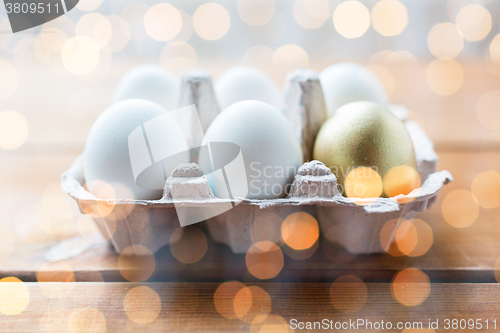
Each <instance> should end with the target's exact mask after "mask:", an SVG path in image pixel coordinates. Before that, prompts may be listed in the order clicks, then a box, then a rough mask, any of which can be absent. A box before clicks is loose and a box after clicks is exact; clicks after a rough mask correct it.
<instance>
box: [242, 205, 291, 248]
mask: <svg viewBox="0 0 500 333" xmlns="http://www.w3.org/2000/svg"><path fill="white" fill-rule="evenodd" d="M282 224H283V219H282V218H281V217H280V216H278V215H276V214H274V213H264V214H261V215H259V216H256V217H255V219H254V220H253V222H252V224H251V225H250V239H251V240H252V242H253V243H257V242H261V241H270V242H273V243H275V244H278V245H281V244H282V243H283V242H282V237H281V230H280V227H281V225H282Z"/></svg>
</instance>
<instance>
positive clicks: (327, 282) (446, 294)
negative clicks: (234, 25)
mask: <svg viewBox="0 0 500 333" xmlns="http://www.w3.org/2000/svg"><path fill="white" fill-rule="evenodd" d="M130 65H131V64H116V65H113V67H111V69H110V74H109V75H108V76H106V77H105V78H104V79H102V80H100V81H98V82H90V83H89V82H86V81H84V80H79V79H75V78H74V77H60V76H58V75H57V74H55V73H52V72H49V71H48V70H41V69H38V68H34V69H33V68H32V69H30V72H29V75H28V72H26V73H24V74H25V75H24V76H23V73H21V78H23V80H22V81H21V83H20V88H19V90H18V92H17V93H16V94H15V95H14V96H13V97H12V98H10V99H8V100H6V103H5V104H4V105H3V106H2V107H3V108H6V109H15V110H17V111H19V112H21V113H22V114H24V115H25V117H26V118H27V120H28V124H29V127H30V136H29V138H28V140H27V142H26V143H25V144H24V145H23V146H22V147H21V148H19V149H17V150H15V151H0V156H1V158H0V170H2V173H1V174H0V184H2V185H3V186H0V221H1V223H0V227H1V228H2V229H1V230H0V231H2V233H0V238H1V241H2V244H4V245H0V277H7V276H15V277H18V278H20V279H21V280H23V281H25V282H28V283H26V285H27V288H28V290H29V295H30V302H29V305H28V307H27V308H26V310H25V311H24V312H23V313H22V314H20V315H17V316H3V315H0V318H1V323H2V325H0V332H2V331H12V330H14V328H16V329H15V330H16V331H23V332H24V331H25V332H31V331H39V330H43V329H44V328H42V327H41V326H40V325H41V323H42V321H43V320H44V319H43V318H46V317H47V316H45V317H44V314H47V313H49V315H48V317H47V318H52V317H51V314H50V313H51V311H52V310H53V309H59V308H63V310H60V311H59V312H57V311H56V312H54V316H55V318H59V317H60V320H55V322H56V323H60V324H61V325H62V326H61V327H63V328H65V329H67V327H68V324H67V321H68V318H69V317H70V314H71V313H72V312H73V311H75V309H77V308H96V309H98V310H99V311H100V312H101V313H102V314H103V315H104V317H105V321H106V326H107V327H108V332H111V331H126V332H134V331H144V330H146V329H147V330H149V331H153V332H156V331H168V332H174V331H183V330H184V331H196V330H197V331H200V332H206V331H209V328H210V329H212V330H214V331H227V332H235V331H249V330H250V331H252V332H253V331H258V329H260V328H261V327H260V326H258V325H253V326H252V327H250V325H249V324H246V323H244V322H243V321H241V320H238V319H236V320H228V319H225V318H224V317H222V316H221V315H220V314H218V313H217V311H215V308H214V301H213V299H214V298H213V297H214V292H215V290H216V289H217V287H218V286H219V285H220V283H222V282H223V281H229V280H238V281H242V282H244V283H245V284H246V285H247V286H253V285H257V286H260V287H262V288H263V289H264V290H266V291H267V292H268V294H269V295H270V297H271V301H272V312H271V314H273V315H277V316H278V315H279V316H281V317H282V318H281V319H280V317H270V318H271V319H272V320H274V321H275V322H277V323H279V322H281V321H282V319H283V318H284V319H283V320H285V321H289V320H290V319H292V318H296V319H298V320H301V321H316V320H321V319H323V318H330V319H334V320H346V319H347V320H348V319H349V318H351V319H357V318H368V319H373V320H374V321H375V320H382V319H383V320H386V321H387V320H389V321H399V320H403V321H405V320H421V321H426V322H427V321H428V319H432V320H435V319H439V320H440V321H442V320H444V319H446V318H450V319H453V318H458V319H461V318H466V319H469V318H472V319H489V320H490V321H491V320H494V319H495V318H494V316H495V315H497V314H498V301H497V299H498V296H499V289H498V287H497V286H496V284H495V283H496V279H495V274H494V273H495V272H494V265H495V262H496V261H497V259H498V258H499V257H500V223H499V222H500V214H499V213H500V208H496V209H489V210H487V209H481V211H480V215H479V217H478V219H477V220H476V222H475V223H474V224H473V225H472V226H470V227H467V228H463V229H457V228H454V227H452V226H451V225H449V224H448V223H446V221H445V220H444V218H443V215H442V211H441V204H442V200H443V198H444V197H445V196H446V194H447V193H449V192H450V191H453V190H456V189H467V190H470V186H471V182H472V180H473V179H474V177H475V176H476V175H477V174H478V173H479V172H481V171H484V170H490V169H495V170H498V171H500V148H499V147H500V142H498V141H497V139H496V137H495V133H494V132H493V131H490V130H488V129H486V128H484V127H483V126H482V125H481V124H480V123H479V122H478V120H477V117H476V115H475V111H474V109H475V103H476V102H477V99H478V98H479V96H480V95H481V94H482V93H484V92H486V91H489V90H493V89H498V87H499V85H500V81H499V80H498V78H496V77H495V76H494V75H493V74H491V73H489V72H488V71H487V70H486V67H485V66H484V64H480V63H464V64H463V66H464V73H465V78H466V79H465V82H464V85H463V87H462V88H461V90H460V91H459V92H458V93H457V94H455V95H452V96H448V97H439V96H437V95H435V94H434V93H432V92H431V91H430V90H429V89H428V88H427V86H426V83H425V68H426V65H427V62H423V63H422V64H420V65H417V66H416V67H404V66H403V67H401V66H400V65H397V66H396V65H388V64H385V66H386V68H388V69H389V70H390V72H391V73H392V75H393V77H394V79H395V82H396V84H397V87H398V88H397V91H396V92H395V95H394V96H393V97H392V99H393V102H395V103H404V104H405V105H407V106H408V107H409V109H410V110H411V111H413V112H414V113H415V114H417V115H418V118H421V119H423V122H424V124H425V129H426V130H427V132H428V134H429V135H430V137H431V138H432V139H433V140H434V142H435V145H436V150H437V152H438V154H439V156H440V168H441V169H446V170H449V171H450V172H451V173H452V174H453V176H454V178H455V180H454V182H453V183H451V184H450V185H447V186H445V188H444V189H443V191H442V193H441V194H440V199H439V201H438V202H437V203H436V204H435V205H434V206H433V207H432V208H431V209H429V210H427V211H426V212H424V213H421V214H419V216H418V217H419V218H421V219H423V220H424V221H426V222H427V223H428V224H429V225H430V226H431V227H432V229H433V235H434V244H433V246H432V248H431V249H430V250H429V251H428V252H427V253H426V254H425V255H423V256H420V257H415V258H410V257H407V256H403V257H392V256H390V255H388V254H384V255H371V256H357V257H353V258H351V259H352V260H350V261H349V262H346V263H336V262H334V261H332V260H330V259H328V258H327V257H326V256H325V254H324V252H323V250H322V244H321V243H320V244H319V246H318V249H317V250H316V252H315V253H314V255H313V256H312V257H311V258H310V259H307V260H294V259H292V258H290V257H289V256H287V255H285V265H284V268H283V269H282V270H281V272H280V273H279V275H278V276H277V277H276V278H274V279H272V280H271V281H269V282H266V283H264V282H259V281H257V279H256V278H254V277H252V276H251V274H249V273H248V271H247V268H246V265H245V258H244V256H243V255H234V254H232V253H231V252H230V251H229V249H228V248H227V247H225V246H222V245H218V244H216V243H215V242H213V241H211V240H210V239H209V240H208V250H207V253H206V254H205V256H204V257H203V258H202V259H201V260H200V261H199V262H197V263H194V264H183V263H181V262H179V261H178V260H176V259H175V258H174V257H173V256H172V254H171V252H170V249H169V248H168V247H166V248H164V249H162V250H161V251H160V252H159V253H158V254H157V255H156V256H155V264H156V266H155V270H154V273H153V274H152V276H151V277H150V278H149V280H148V283H144V284H141V285H143V286H148V287H150V288H152V289H153V290H155V291H156V293H157V294H158V295H159V298H160V299H161V304H162V308H161V309H162V310H161V313H160V315H159V317H158V319H156V320H155V321H154V322H153V323H150V324H143V326H141V325H140V324H134V323H133V322H132V321H131V320H129V319H127V316H126V315H125V313H124V310H123V301H124V297H125V295H126V293H127V291H128V290H130V289H132V288H133V287H136V286H137V285H136V284H131V283H119V281H125V279H124V277H123V275H122V274H121V272H120V270H119V269H118V263H117V262H118V256H117V255H116V254H115V253H114V252H113V251H112V249H111V248H110V246H109V244H108V243H101V244H97V245H93V246H87V245H86V243H84V242H82V236H81V235H80V232H81V231H82V228H83V229H85V230H86V232H88V230H90V229H89V228H91V224H89V223H88V221H86V222H85V221H83V222H82V221H81V220H80V217H79V214H77V213H74V215H71V214H70V216H71V218H69V220H65V221H64V223H61V225H62V226H65V230H64V231H63V232H56V233H52V234H50V233H46V232H45V231H44V230H43V228H42V227H40V223H39V221H38V220H37V218H38V217H37V209H39V205H40V203H41V202H42V201H43V200H44V196H46V195H48V194H54V193H56V192H57V191H58V190H57V184H58V183H59V177H60V175H61V173H62V172H63V171H64V170H66V169H67V168H68V167H69V166H70V165H71V163H72V162H73V160H74V159H75V158H76V157H77V156H78V155H79V154H80V153H81V151H82V150H83V145H84V142H85V137H86V134H87V132H88V130H89V128H90V126H91V124H92V122H93V120H95V118H96V117H97V115H98V114H99V113H100V112H101V111H102V110H103V109H104V108H105V107H106V106H107V105H108V104H109V101H110V99H111V92H112V89H111V87H113V86H114V84H115V83H116V81H117V80H118V78H119V76H120V75H121V74H122V73H123V72H124V71H125V70H126V68H127V67H130ZM391 66H392V67H391ZM219 72H220V68H216V69H214V73H219ZM48 80H50V82H53V83H54V84H53V85H51V86H48V85H46V84H43V83H44V82H46V81H48ZM34 86H36V87H39V89H38V90H37V95H36V96H35V97H36V98H32V99H27V98H25V97H26V96H27V94H28V93H29V92H30V89H32V88H30V87H34ZM51 96H59V98H58V99H56V98H50V97H51ZM85 96H91V98H85ZM40 101H43V103H41V102H40ZM54 184H55V185H54ZM47 193H48V194H47ZM56 194H57V193H56ZM59 194H60V195H62V194H61V193H58V194H57V195H59ZM58 205H60V206H59V207H61V208H60V209H61V211H62V212H64V211H65V210H67V211H72V210H74V212H76V210H77V207H76V204H75V203H73V202H72V201H71V200H70V199H69V198H66V199H64V200H63V201H60V202H59V203H58ZM56 211H57V210H56ZM49 215H50V214H49ZM50 226H52V227H53V224H50ZM201 228H202V230H203V227H201ZM2 235H3V236H4V237H3V238H2ZM6 239H7V240H6ZM61 241H66V242H68V243H67V244H70V245H72V246H73V248H72V250H75V249H76V250H75V254H77V253H78V250H81V251H83V250H85V251H83V253H81V254H78V255H76V256H73V257H72V256H70V255H68V258H67V259H66V260H64V262H65V263H66V264H67V266H64V267H66V268H65V269H66V270H70V271H71V272H72V273H73V274H74V280H75V281H80V282H82V283H77V284H76V285H75V286H74V287H72V290H71V292H69V293H68V294H67V295H66V296H64V297H61V298H58V299H51V298H49V296H47V295H46V294H45V293H44V292H43V291H41V289H43V288H44V287H43V284H38V283H31V282H36V281H37V276H39V275H37V274H40V273H43V274H45V273H46V274H45V275H43V274H42V275H43V276H44V281H59V280H61V276H62V277H63V278H64V277H67V275H64V274H63V275H61V274H59V273H60V272H59V271H60V270H62V269H61V268H60V267H61V266H53V265H44V264H45V263H46V262H47V258H48V257H47V251H48V250H49V249H50V248H51V247H53V246H55V245H57V244H58V243H60V242H61ZM320 242H321V241H320ZM82 244H83V245H82ZM70 252H71V251H70ZM56 253H59V252H56ZM68 267H69V268H68ZM407 268H418V269H420V270H422V271H423V272H424V273H425V274H426V275H427V276H428V277H429V279H430V281H431V282H432V284H431V292H430V296H429V297H428V298H427V300H426V301H425V302H424V303H423V304H422V305H419V306H414V307H406V306H404V305H402V304H401V303H399V302H397V301H396V300H394V298H393V297H392V296H391V292H390V290H391V284H390V282H391V281H392V280H393V278H394V276H395V275H396V274H397V273H398V272H399V271H401V270H404V269H407ZM58 272H59V273H58ZM347 274H352V275H355V276H357V277H358V278H360V279H361V280H363V281H364V282H365V283H367V287H368V300H367V302H366V304H365V305H364V306H363V307H362V308H361V309H360V310H359V311H357V312H355V313H353V314H342V313H340V312H339V311H337V310H335V308H334V307H333V306H332V303H331V302H330V299H329V296H328V290H329V288H330V286H331V283H332V282H333V281H335V279H336V278H338V277H340V276H343V275H347ZM85 281H93V282H94V283H86V282H85ZM101 281H106V282H104V283H102V282H101ZM151 281H155V282H158V281H161V282H167V283H150V282H151ZM181 281H182V282H181ZM375 282H377V283H375ZM451 282H453V283H454V284H450V283H451ZM470 282H480V283H482V284H467V283H470ZM486 283H491V284H486ZM66 285H69V284H66ZM61 288H63V289H64V288H66V287H61ZM91 314H92V316H94V315H95V313H91ZM57 316H59V317H57ZM95 316H97V317H95V318H98V317H99V316H98V315H95ZM41 318H42V319H41ZM93 318H94V317H93ZM99 318H100V317H99ZM273 318H274V319H273ZM271 319H269V320H271ZM51 320H52V319H51ZM499 320H500V318H499ZM49 321H50V320H49ZM54 325H56V324H54ZM57 325H58V324H57ZM57 325H56V326H57ZM259 325H261V324H259ZM96 327H97V326H96ZM49 331H51V332H58V331H64V330H62V329H61V330H58V329H56V328H50V330H49ZM96 331H99V330H96ZM275 331H277V329H276V330H275Z"/></svg>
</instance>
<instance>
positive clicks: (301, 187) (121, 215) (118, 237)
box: [61, 70, 452, 254]
mask: <svg viewBox="0 0 500 333" xmlns="http://www.w3.org/2000/svg"><path fill="white" fill-rule="evenodd" d="M283 96H284V103H283V108H282V111H283V113H284V114H285V116H286V117H287V118H288V120H289V121H290V123H291V124H292V126H293V128H294V131H295V134H296V136H297V137H298V138H299V141H300V143H301V145H302V148H303V154H304V160H305V161H309V160H311V156H312V147H313V144H314V140H315V138H316V135H317V133H318V131H319V129H320V127H321V124H322V123H323V122H324V121H325V120H326V117H327V116H326V107H325V102H324V98H323V92H322V89H321V85H320V82H319V78H318V74H317V73H316V72H313V71H309V70H297V71H294V72H292V73H290V74H289V75H288V76H287V79H286V84H285V89H284V94H283ZM179 101H180V103H179V106H186V105H190V104H195V105H196V107H197V110H198V114H199V118H200V119H201V123H202V124H201V125H202V127H203V130H206V128H207V127H208V125H209V124H210V122H211V121H212V120H213V119H214V118H215V116H216V115H217V114H218V113H219V107H218V105H217V99H216V97H215V93H214V90H213V85H212V80H211V77H210V75H209V74H208V73H207V72H205V71H201V70H195V71H189V72H187V73H185V74H184V75H183V76H182V82H181V91H180V98H179ZM389 109H390V110H391V111H392V112H393V113H394V114H396V115H397V116H398V118H400V119H401V120H402V121H403V122H404V124H405V126H406V128H407V129H408V132H409V133H410V136H411V138H412V141H413V144H414V147H415V154H416V159H417V166H418V172H419V174H420V177H421V179H422V181H423V182H422V186H421V187H420V188H419V189H415V190H414V191H412V192H411V193H410V194H408V195H400V196H397V197H394V198H373V199H353V198H346V197H343V196H342V194H341V193H340V192H339V190H338V187H337V180H336V177H335V175H333V174H332V173H331V171H330V169H329V168H327V167H325V166H324V165H323V164H322V163H321V162H318V161H311V162H306V163H304V164H303V165H302V167H300V168H299V170H298V172H297V174H296V176H295V179H294V182H293V184H292V185H291V188H290V191H289V194H288V196H287V197H286V198H279V199H268V200H253V199H241V198H239V199H238V198H236V199H220V198H217V197H215V196H214V195H213V193H212V191H211V189H210V187H209V185H208V181H207V180H206V176H205V175H203V172H202V169H201V168H200V167H199V166H198V165H197V164H196V163H190V164H182V165H179V166H178V167H177V168H176V169H175V170H174V171H173V172H172V174H171V175H170V176H169V177H168V178H167V180H166V183H165V189H164V192H163V197H162V198H161V199H159V200H131V199H116V200H105V199H99V198H96V197H95V196H94V195H93V194H91V193H89V192H88V191H87V190H86V189H85V188H84V184H85V180H84V176H83V175H84V172H83V171H84V170H83V168H84V156H83V155H81V156H80V157H78V158H77V159H76V160H75V162H74V163H73V165H72V166H71V167H70V169H69V170H67V171H66V172H65V173H64V174H63V175H62V179H61V180H62V188H63V190H64V191H65V192H66V193H68V194H69V195H70V196H71V197H72V198H74V199H75V200H76V201H77V202H78V204H79V207H80V209H81V211H82V212H83V213H85V214H90V215H91V216H92V217H93V219H94V221H95V223H96V225H97V226H98V228H99V230H100V232H101V233H102V234H103V235H104V237H106V238H109V239H110V241H111V243H112V245H113V247H114V249H115V251H116V252H118V253H120V252H121V251H123V249H125V248H126V247H128V246H131V245H142V246H144V247H146V248H148V249H149V250H150V251H151V252H153V253H155V252H157V251H158V250H159V249H160V248H162V247H163V246H165V245H168V243H169V240H170V237H171V235H172V233H173V232H174V231H175V230H176V229H177V228H179V227H180V226H181V223H180V221H183V220H184V219H183V218H182V217H183V216H184V217H185V215H189V214H198V215H199V214H206V216H207V218H206V219H205V220H204V221H203V222H201V223H204V224H205V225H206V227H207V229H208V231H209V234H210V236H211V238H213V239H214V240H215V241H216V242H219V243H223V244H226V245H227V246H229V247H230V248H231V250H232V251H233V252H234V253H246V252H247V250H248V249H249V248H250V247H251V245H252V244H253V242H254V241H255V239H258V240H268V241H272V242H274V243H276V244H281V243H282V242H283V240H282V238H281V237H282V236H281V221H282V220H283V219H285V218H286V217H287V216H289V215H290V214H292V213H296V212H306V213H308V214H310V215H312V216H313V217H315V218H316V219H317V221H318V223H319V227H320V231H321V235H327V234H328V236H329V237H328V239H329V241H332V240H333V241H335V242H337V243H338V244H340V245H341V246H343V247H344V248H345V249H346V250H347V251H349V252H351V253H357V254H369V253H381V252H384V249H388V248H389V247H390V246H391V244H392V243H393V242H394V240H395V234H394V235H392V236H391V237H388V239H387V240H386V242H385V243H384V244H382V243H381V240H380V231H381V230H382V227H383V226H384V225H385V224H386V223H387V222H388V221H394V222H393V223H394V224H395V228H394V230H396V227H397V225H398V224H399V223H400V221H402V219H409V218H412V217H414V215H415V214H416V213H417V212H419V211H423V210H425V209H427V207H428V206H429V205H430V204H432V203H433V202H434V201H435V200H436V197H437V194H438V192H439V191H440V189H441V188H442V186H443V185H445V184H447V183H448V182H450V181H452V176H451V174H450V173H449V172H447V171H440V172H436V170H437V163H438V156H437V154H436V153H435V151H434V149H433V144H432V141H431V140H430V139H429V138H428V137H427V136H426V134H425V132H424V131H423V130H422V129H421V128H420V127H419V125H418V124H417V123H415V122H413V121H410V120H407V119H406V118H407V114H408V112H407V110H406V109H405V108H404V106H389ZM179 121H180V123H181V126H182V127H183V129H184V130H185V132H186V133H189V134H190V137H189V138H188V141H189V142H190V145H191V147H197V146H199V145H200V144H201V142H202V139H203V133H200V132H199V131H198V130H196V131H195V129H197V128H198V127H196V126H195V125H194V122H193V119H189V118H186V119H179ZM191 160H192V161H194V162H196V155H195V154H192V156H191ZM172 193H177V195H176V196H175V198H176V199H175V200H174V199H173V198H172ZM228 205H230V206H231V207H232V208H231V209H228V210H225V211H224V207H228ZM220 211H224V212H223V213H221V214H219V215H216V212H220ZM214 215H215V216H214ZM273 216H279V217H280V218H273ZM179 217H181V218H180V219H179ZM182 226H184V225H182ZM332 228H334V229H332ZM332 235H333V238H334V239H332Z"/></svg>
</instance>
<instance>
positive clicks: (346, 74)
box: [319, 62, 388, 116]
mask: <svg viewBox="0 0 500 333" xmlns="http://www.w3.org/2000/svg"><path fill="white" fill-rule="evenodd" d="M319 78H320V81H321V86H322V87H323V95H324V97H325V103H326V108H327V110H328V115H329V116H331V115H332V114H333V113H334V112H335V110H337V109H338V108H339V107H341V106H342V105H344V104H347V103H351V102H357V101H368V102H375V103H377V104H381V105H387V100H388V97H387V93H386V92H385V89H384V86H383V85H382V83H381V82H380V81H379V79H378V78H377V77H376V76H375V74H373V73H372V72H371V71H370V70H368V69H367V68H365V67H363V66H361V65H358V64H355V63H352V62H341V63H338V64H335V65H332V66H330V67H327V68H325V69H324V70H323V71H322V72H321V73H320V75H319Z"/></svg>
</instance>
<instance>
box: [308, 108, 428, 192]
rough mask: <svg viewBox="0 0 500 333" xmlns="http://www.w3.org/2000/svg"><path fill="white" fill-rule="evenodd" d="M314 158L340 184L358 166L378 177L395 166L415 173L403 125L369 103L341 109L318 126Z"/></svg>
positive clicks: (412, 155)
mask: <svg viewBox="0 0 500 333" xmlns="http://www.w3.org/2000/svg"><path fill="white" fill-rule="evenodd" d="M313 158H314V159H315V160H318V161H321V162H323V163H324V164H325V165H326V166H327V167H329V168H330V169H331V170H332V172H333V173H334V174H335V175H336V176H337V178H338V183H339V184H340V185H343V184H344V181H345V178H346V177H347V175H348V174H349V172H350V171H352V170H353V169H355V168H358V167H369V168H373V169H374V170H376V171H377V172H378V174H379V176H380V177H381V178H384V176H385V175H386V174H387V173H388V171H389V170H391V169H393V168H395V167H400V166H408V167H410V168H412V169H413V170H417V163H416V158H415V150H414V147H413V142H412V140H411V137H410V134H409V133H408V131H407V129H406V127H405V126H404V124H403V122H401V121H400V120H399V119H398V118H397V117H396V116H395V115H394V114H393V113H392V112H391V111H389V110H387V109H386V108H384V107H382V106H380V105H378V104H375V103H372V102H353V103H349V104H346V105H344V106H342V107H340V108H339V109H338V110H337V111H336V112H335V114H334V115H333V116H332V117H330V118H329V119H328V120H327V121H326V122H325V123H324V124H323V126H322V127H321V130H320V131H319V133H318V137H317V138H316V142H315V144H314V153H313ZM393 170H396V169H393ZM413 180H414V179H408V182H410V183H412V184H413V183H414V182H413ZM384 181H385V179H384ZM403 185H405V184H403V183H402V184H401V186H400V187H404V186H403ZM417 187H418V186H417ZM398 194H399V193H398ZM405 194H407V193H405Z"/></svg>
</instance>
